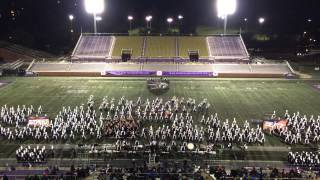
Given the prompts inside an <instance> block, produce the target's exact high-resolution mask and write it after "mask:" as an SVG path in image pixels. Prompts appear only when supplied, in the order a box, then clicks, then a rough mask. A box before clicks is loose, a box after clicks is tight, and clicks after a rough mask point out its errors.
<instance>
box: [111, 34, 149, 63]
mask: <svg viewBox="0 0 320 180" xmlns="http://www.w3.org/2000/svg"><path fill="white" fill-rule="evenodd" d="M142 46H143V37H141V36H117V37H116V40H115V44H114V48H113V52H112V57H120V56H121V53H122V50H123V49H131V50H132V58H138V57H141V56H142Z"/></svg>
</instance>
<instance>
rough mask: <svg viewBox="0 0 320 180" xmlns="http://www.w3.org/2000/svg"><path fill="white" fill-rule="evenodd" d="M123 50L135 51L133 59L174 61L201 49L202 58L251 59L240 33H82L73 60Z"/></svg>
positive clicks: (95, 58) (97, 57) (96, 58)
mask: <svg viewBox="0 0 320 180" xmlns="http://www.w3.org/2000/svg"><path fill="white" fill-rule="evenodd" d="M123 50H127V51H128V50H129V51H130V52H132V54H131V58H132V59H133V61H134V60H138V61H134V62H140V60H143V59H148V60H149V61H155V62H165V60H167V61H168V62H175V61H172V60H173V59H177V60H179V59H183V60H186V59H188V58H189V52H199V57H200V59H201V62H211V61H212V62H221V63H235V62H236V63H238V62H245V63H247V62H248V61H249V54H248V52H247V49H246V46H245V44H244V42H243V40H242V37H241V36H240V35H228V36H220V35H219V36H217V35H216V36H209V37H205V36H180V37H179V36H116V37H115V36H109V35H103V34H99V35H88V34H84V35H81V36H80V38H79V41H78V43H77V45H76V47H75V49H74V51H73V55H72V59H73V60H77V59H80V60H84V61H86V60H87V61H88V62H90V61H91V62H92V61H101V60H102V61H105V60H107V59H113V60H117V59H119V58H120V57H121V55H122V51H123ZM108 61H110V60H108Z"/></svg>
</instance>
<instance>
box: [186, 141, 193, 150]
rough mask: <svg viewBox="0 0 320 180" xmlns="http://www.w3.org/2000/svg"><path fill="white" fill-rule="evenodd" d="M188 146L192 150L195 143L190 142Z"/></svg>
mask: <svg viewBox="0 0 320 180" xmlns="http://www.w3.org/2000/svg"><path fill="white" fill-rule="evenodd" d="M187 148H188V149H189V150H190V151H192V150H193V149H194V144H193V143H189V144H188V145H187Z"/></svg>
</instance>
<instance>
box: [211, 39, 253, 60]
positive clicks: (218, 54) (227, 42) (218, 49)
mask: <svg viewBox="0 0 320 180" xmlns="http://www.w3.org/2000/svg"><path fill="white" fill-rule="evenodd" d="M207 44H208V50H209V55H210V57H213V58H214V59H227V60H228V59H235V60H236V59H239V60H241V59H248V58H249V55H248V52H247V50H246V47H245V44H244V43H243V40H242V38H241V36H238V35H237V36H209V37H207Z"/></svg>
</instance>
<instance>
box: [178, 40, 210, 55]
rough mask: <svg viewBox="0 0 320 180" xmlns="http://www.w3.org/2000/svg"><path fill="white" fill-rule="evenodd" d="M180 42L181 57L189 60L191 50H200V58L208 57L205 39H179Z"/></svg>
mask: <svg viewBox="0 0 320 180" xmlns="http://www.w3.org/2000/svg"><path fill="white" fill-rule="evenodd" d="M178 40H179V41H178V42H179V56H180V57H183V58H188V57H189V54H188V52H189V51H190V50H198V51H199V55H200V57H208V56H209V55H208V49H207V46H206V38H205V37H188V36H184V37H178Z"/></svg>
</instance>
